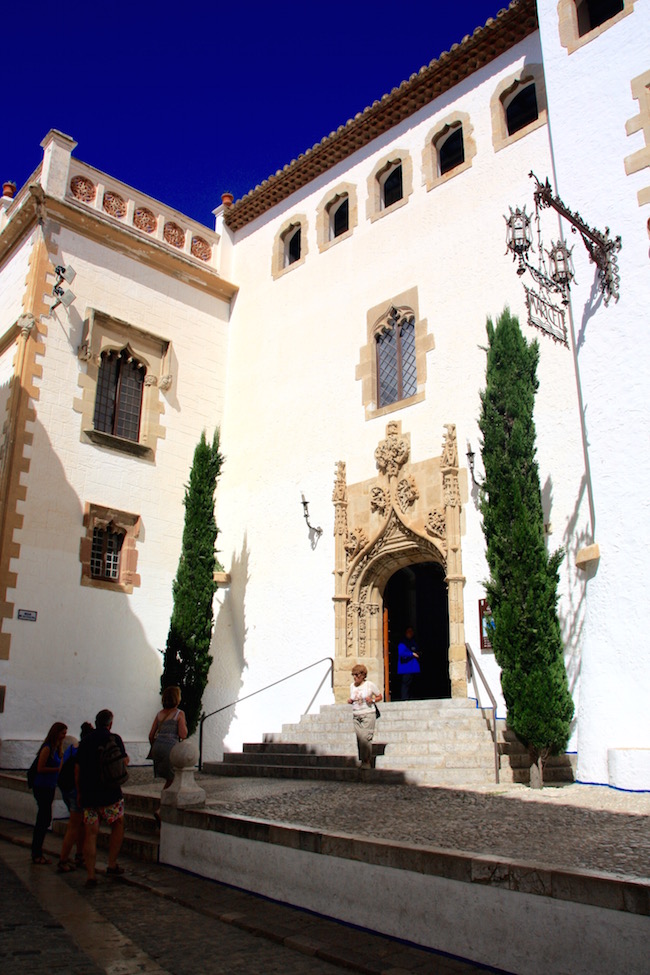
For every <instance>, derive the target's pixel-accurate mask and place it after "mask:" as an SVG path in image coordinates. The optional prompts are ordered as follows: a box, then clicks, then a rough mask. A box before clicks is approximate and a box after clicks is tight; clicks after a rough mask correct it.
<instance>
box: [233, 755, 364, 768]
mask: <svg viewBox="0 0 650 975" xmlns="http://www.w3.org/2000/svg"><path fill="white" fill-rule="evenodd" d="M228 762H229V763H231V764H237V765H244V766H250V765H299V766H302V767H309V766H312V767H314V768H340V767H342V766H346V767H347V766H349V767H351V768H356V764H357V763H356V760H355V757H354V755H353V754H352V753H350V754H348V755H340V754H330V755H317V754H314V753H313V752H311V753H310V752H228Z"/></svg>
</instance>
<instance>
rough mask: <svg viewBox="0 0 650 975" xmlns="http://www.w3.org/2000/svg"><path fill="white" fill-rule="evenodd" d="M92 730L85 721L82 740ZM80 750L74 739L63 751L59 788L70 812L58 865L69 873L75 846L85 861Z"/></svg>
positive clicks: (89, 724)
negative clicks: (78, 764) (78, 773)
mask: <svg viewBox="0 0 650 975" xmlns="http://www.w3.org/2000/svg"><path fill="white" fill-rule="evenodd" d="M91 731H93V726H92V725H91V723H90V721H84V723H83V724H82V726H81V732H80V734H79V739H80V741H83V739H84V738H85V737H86V735H87V734H89V732H91ZM78 750H79V745H78V744H77V743H76V742H75V741H74V740H73V742H72V744H71V745H68V747H67V748H66V750H65V752H64V753H63V765H62V767H61V771H60V773H59V783H58V785H59V789H60V790H61V796H62V797H63V801H64V802H65V804H66V806H67V807H68V812H69V813H70V818H69V820H68V828H67V829H66V831H65V836H64V837H63V843H62V844H61V853H60V859H59V865H58V867H57V870H58V871H59V873H69V872H70V871H71V870H74V869H75V864H74V863H73V862H72V860H70V854H71V852H72V847H73V846H76V847H77V857H76V859H77V860H78V861H81V862H83V855H82V853H81V851H82V848H83V829H84V814H83V809H82V808H81V806H80V805H79V802H78V799H79V797H78V795H77V783H76V781H75V765H76V760H77V751H78Z"/></svg>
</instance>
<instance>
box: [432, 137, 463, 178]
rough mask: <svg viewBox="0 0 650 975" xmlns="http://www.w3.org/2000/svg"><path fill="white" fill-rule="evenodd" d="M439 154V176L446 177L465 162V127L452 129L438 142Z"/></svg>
mask: <svg viewBox="0 0 650 975" xmlns="http://www.w3.org/2000/svg"><path fill="white" fill-rule="evenodd" d="M436 150H437V153H438V175H439V176H444V175H445V173H449V172H451V170H452V169H455V168H456V167H457V166H460V165H462V163H464V162H465V144H464V141H463V126H462V125H457V126H454V127H452V128H451V130H450V131H449V132H448V134H447V135H443V136H441V137H440V139H438V141H437V142H436Z"/></svg>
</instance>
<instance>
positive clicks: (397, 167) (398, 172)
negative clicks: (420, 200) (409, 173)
mask: <svg viewBox="0 0 650 975" xmlns="http://www.w3.org/2000/svg"><path fill="white" fill-rule="evenodd" d="M379 185H380V187H381V207H382V209H383V210H386V209H387V208H388V207H390V206H392V205H393V203H397V202H398V201H399V200H401V199H402V197H403V196H404V186H403V182H402V163H401V162H395V163H392V164H391V165H390V166H389V167H388V168H387V169H385V170H384V172H383V173H381V174H380V176H379Z"/></svg>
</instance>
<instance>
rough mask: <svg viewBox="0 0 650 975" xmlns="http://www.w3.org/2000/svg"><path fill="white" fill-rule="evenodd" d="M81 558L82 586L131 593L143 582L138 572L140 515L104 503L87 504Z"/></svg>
mask: <svg viewBox="0 0 650 975" xmlns="http://www.w3.org/2000/svg"><path fill="white" fill-rule="evenodd" d="M83 524H84V529H85V533H84V535H83V536H82V538H81V543H80V547H79V559H80V561H81V585H82V586H91V587H92V588H94V589H114V590H118V591H119V592H125V593H130V592H132V591H133V588H134V586H139V585H140V577H139V576H138V575H137V573H136V568H137V560H138V553H137V549H136V542H137V540H138V537H139V535H140V516H139V515H136V514H132V513H131V512H128V511H119V510H117V509H116V508H107V507H105V506H103V505H97V504H86V505H85V509H84V518H83Z"/></svg>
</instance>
